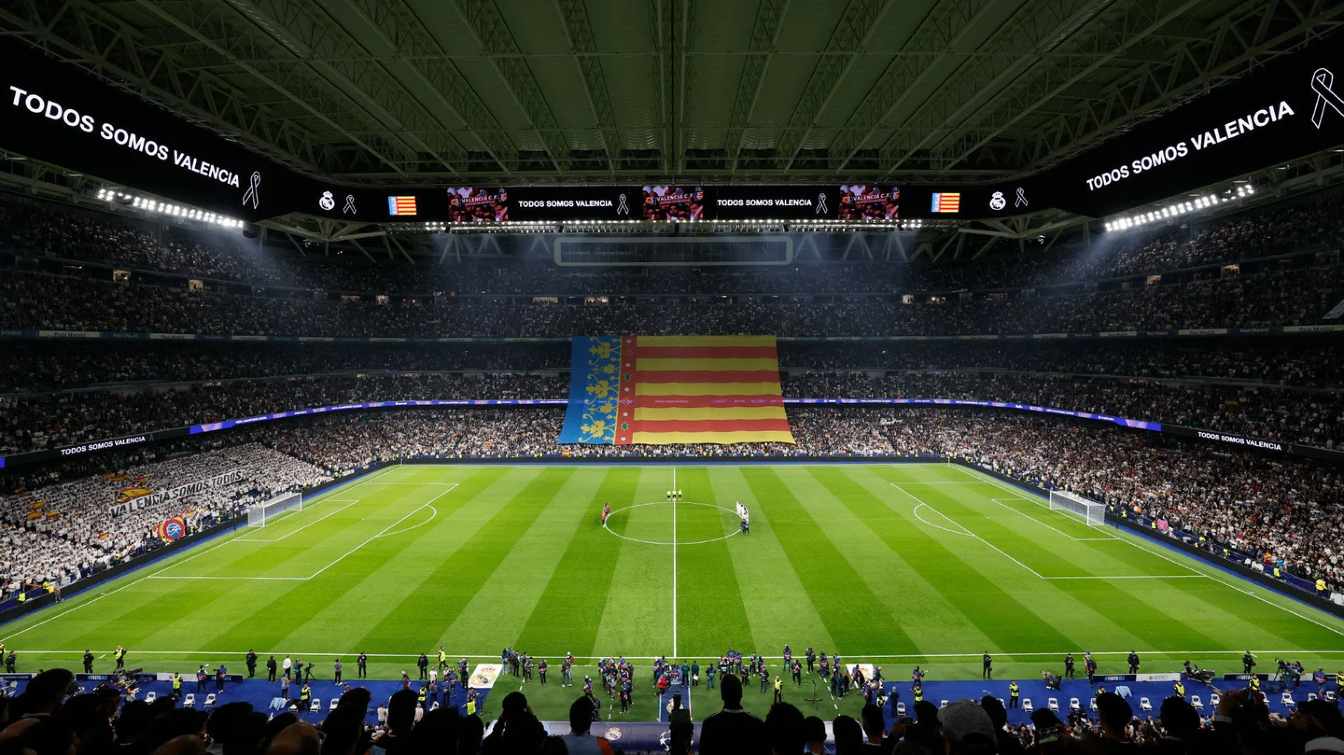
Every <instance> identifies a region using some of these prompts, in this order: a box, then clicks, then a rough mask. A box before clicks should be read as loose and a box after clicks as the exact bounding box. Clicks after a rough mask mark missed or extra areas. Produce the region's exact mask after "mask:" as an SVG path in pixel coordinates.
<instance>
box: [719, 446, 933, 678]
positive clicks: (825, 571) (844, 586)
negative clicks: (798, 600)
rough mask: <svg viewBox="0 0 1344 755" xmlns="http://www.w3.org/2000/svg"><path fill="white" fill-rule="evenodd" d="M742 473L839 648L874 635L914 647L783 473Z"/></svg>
mask: <svg viewBox="0 0 1344 755" xmlns="http://www.w3.org/2000/svg"><path fill="white" fill-rule="evenodd" d="M742 476H743V477H745V478H746V480H747V484H748V485H749V486H750V487H751V491H752V497H753V498H754V499H755V503H756V505H755V506H753V510H755V511H760V512H763V514H764V516H763V517H762V518H763V519H765V520H766V521H767V522H768V524H769V528H770V531H771V532H773V533H774V534H775V537H777V538H778V539H779V541H780V543H782V544H783V545H784V553H785V554H786V555H787V556H788V558H789V562H790V564H792V566H793V570H794V572H795V573H796V574H797V575H798V579H799V580H800V581H801V582H802V583H803V587H804V588H805V589H806V591H807V595H808V598H809V600H810V601H811V603H812V606H813V609H814V610H815V611H816V612H817V613H818V614H819V615H820V616H821V620H822V623H824V624H825V625H826V631H828V632H829V633H830V635H831V637H832V638H834V640H835V642H836V643H837V646H838V648H839V649H840V650H841V652H846V651H849V650H853V651H855V652H858V650H859V649H860V648H866V647H867V646H868V645H869V644H871V643H872V641H873V635H874V633H877V634H879V635H881V636H882V637H884V639H885V642H886V643H888V644H889V647H891V648H892V652H897V653H901V652H913V651H915V650H916V649H917V646H916V645H915V642H914V640H912V639H911V638H910V636H909V635H908V634H906V633H905V631H904V630H903V629H901V627H900V626H897V625H896V624H895V622H893V621H892V620H891V617H890V616H889V615H888V614H887V612H886V611H885V610H883V609H882V608H880V606H881V605H882V603H881V601H880V600H878V598H877V596H876V595H874V594H873V592H872V591H871V590H870V589H868V586H867V583H865V582H864V581H863V579H862V578H861V577H860V576H859V575H858V573H857V572H855V571H854V567H852V566H851V565H850V563H849V561H848V559H846V558H845V556H844V554H842V553H841V552H840V550H839V548H837V547H836V545H835V543H834V542H832V540H831V538H830V537H828V536H827V535H826V530H825V529H824V528H823V527H821V526H820V525H819V524H818V523H817V521H816V520H815V519H813V518H812V516H811V514H809V513H808V511H807V509H806V508H804V507H803V506H802V505H801V504H800V503H799V502H798V500H797V499H796V498H794V496H793V493H792V492H791V491H790V490H789V486H788V485H787V484H786V483H785V482H784V480H782V479H781V478H780V476H779V474H778V473H777V472H776V471H775V470H774V469H773V468H770V467H748V468H744V469H743V470H742ZM799 608H800V610H801V608H802V606H801V604H800V605H799ZM864 652H866V650H865V651H864Z"/></svg>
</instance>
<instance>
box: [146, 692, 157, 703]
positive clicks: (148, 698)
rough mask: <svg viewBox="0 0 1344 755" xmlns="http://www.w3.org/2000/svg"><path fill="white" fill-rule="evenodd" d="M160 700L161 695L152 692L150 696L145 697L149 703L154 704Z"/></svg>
mask: <svg viewBox="0 0 1344 755" xmlns="http://www.w3.org/2000/svg"><path fill="white" fill-rule="evenodd" d="M158 699H159V693H157V692H150V693H148V694H146V695H145V702H147V703H152V702H154V701H155V700H158Z"/></svg>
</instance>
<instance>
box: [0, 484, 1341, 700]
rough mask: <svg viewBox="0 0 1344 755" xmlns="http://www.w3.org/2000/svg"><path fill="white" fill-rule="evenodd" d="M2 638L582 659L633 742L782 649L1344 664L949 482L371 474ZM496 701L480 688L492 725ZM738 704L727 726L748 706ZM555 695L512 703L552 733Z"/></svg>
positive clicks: (33, 650)
mask: <svg viewBox="0 0 1344 755" xmlns="http://www.w3.org/2000/svg"><path fill="white" fill-rule="evenodd" d="M674 487H675V488H679V489H680V490H681V491H682V492H683V496H684V498H683V499H682V500H681V502H679V503H677V504H675V505H674V504H671V503H669V502H668V501H667V499H666V492H667V491H668V490H669V489H672V488H674ZM739 500H740V501H742V502H743V503H745V504H747V505H748V506H749V507H750V509H751V512H752V516H751V532H750V534H742V533H740V532H739V530H738V520H737V517H736V515H735V514H734V510H733V509H734V503H735V502H736V501H739ZM603 502H610V503H611V505H612V508H613V510H614V511H613V513H612V515H611V518H610V520H609V521H608V524H607V526H606V527H603V526H601V525H600V524H599V521H598V520H599V510H600V508H601V506H602V504H603ZM0 640H2V641H4V642H5V643H6V644H8V645H9V646H10V647H11V648H14V649H15V650H16V651H17V652H18V657H19V659H20V670H21V671H32V670H36V669H37V668H41V667H50V666H53V665H63V666H66V667H69V668H78V667H79V659H80V656H81V655H82V654H83V651H84V649H85V648H86V647H87V648H92V649H93V650H94V653H95V655H98V656H99V660H98V661H97V664H96V670H98V671H107V670H109V669H110V668H111V656H110V651H111V649H112V648H113V647H114V646H115V645H116V644H118V643H121V644H123V645H125V646H127V647H128V648H129V658H128V663H129V665H131V666H134V667H144V668H145V669H146V670H148V671H170V670H182V671H194V670H195V669H196V667H197V665H198V664H201V663H206V664H210V665H214V664H218V663H227V664H228V665H229V667H230V670H231V671H232V672H234V673H239V672H241V671H242V667H243V664H242V659H243V655H244V654H245V653H246V651H247V650H248V649H249V648H255V649H256V651H257V653H258V654H260V655H261V658H262V661H263V663H264V660H265V658H266V657H267V655H269V654H272V653H274V654H275V655H276V657H277V658H281V657H283V656H284V655H296V656H299V657H301V658H303V659H305V660H307V661H312V662H314V664H315V665H314V671H315V675H317V676H323V677H328V676H329V672H330V667H331V662H332V661H333V660H334V659H335V658H336V657H340V658H341V659H342V660H343V661H344V662H345V665H346V669H347V671H346V676H347V678H349V677H351V676H353V674H352V673H351V672H352V671H353V669H354V656H355V655H356V654H358V653H359V652H361V651H364V652H367V653H368V654H369V656H370V676H372V677H374V678H387V679H391V678H395V677H397V676H398V675H399V674H400V672H401V671H402V670H403V669H406V670H408V671H409V672H410V673H411V676H412V677H413V678H414V677H415V674H416V672H415V668H414V664H415V657H416V656H417V655H418V654H419V653H421V652H426V653H428V654H429V655H430V657H431V659H433V658H434V657H435V655H436V653H437V649H438V648H439V646H440V645H442V646H443V647H444V648H445V649H446V650H447V652H448V654H449V655H450V657H451V658H453V659H454V660H455V659H456V658H459V657H461V656H469V657H471V659H472V662H473V664H474V663H480V662H488V661H490V660H491V659H494V660H495V661H496V662H497V661H498V659H499V651H500V650H501V649H502V648H504V647H505V646H508V647H512V648H516V649H518V650H519V651H521V652H526V653H529V654H531V655H533V656H538V657H547V658H549V659H551V662H552V669H553V670H552V676H553V679H555V680H558V678H559V664H558V658H559V657H560V656H562V655H563V654H564V653H566V652H572V653H573V654H574V655H576V656H579V659H580V660H579V663H580V667H579V668H576V678H577V679H580V680H581V679H582V677H583V675H584V674H592V673H594V672H593V670H592V669H591V668H590V664H591V662H592V660H593V659H594V658H596V657H601V656H607V655H613V656H615V655H625V656H626V657H627V658H630V659H632V660H633V661H634V663H635V664H636V669H637V677H636V681H637V682H638V685H637V687H636V703H637V705H636V710H635V711H634V713H633V714H632V717H633V718H642V719H652V718H654V717H655V714H654V707H653V706H654V702H653V700H652V696H651V695H650V693H648V692H647V689H648V687H647V680H648V678H649V667H650V660H651V659H652V658H654V657H657V656H660V655H666V656H667V657H668V658H669V659H674V658H675V659H682V658H687V659H690V658H699V659H702V661H703V660H706V659H709V658H711V657H717V656H719V655H720V654H722V653H723V652H724V651H725V650H727V649H728V648H735V649H737V650H740V651H742V652H743V653H745V654H751V653H760V654H763V655H765V656H767V657H770V656H774V657H777V656H779V655H780V654H781V652H782V649H783V647H784V645H785V644H786V643H788V644H791V645H792V647H793V650H794V652H795V654H796V655H801V654H802V652H803V650H804V649H805V648H807V647H808V646H812V647H814V648H816V649H817V650H818V651H825V652H827V653H828V654H830V653H835V652H839V653H841V654H842V655H843V656H844V658H845V660H846V661H859V660H866V661H871V662H874V663H877V664H879V665H881V666H882V667H883V668H884V669H885V670H886V676H888V677H889V678H894V679H898V680H899V679H908V677H909V670H910V668H911V667H912V666H914V665H915V664H917V663H918V664H920V665H922V666H924V667H925V668H926V669H928V670H929V673H930V678H939V679H948V678H968V679H969V678H978V676H979V673H980V654H981V653H982V652H983V651H986V650H988V651H989V652H990V653H992V654H994V656H995V672H996V673H995V675H996V677H997V678H1000V679H1005V680H1006V679H1008V678H1010V677H1014V676H1016V677H1019V678H1039V676H1040V672H1041V670H1042V669H1047V668H1048V669H1052V670H1055V671H1058V670H1059V669H1060V668H1061V667H1062V660H1061V659H1062V656H1063V655H1064V653H1065V652H1069V651H1072V652H1074V653H1075V654H1078V656H1079V666H1080V668H1081V652H1082V651H1083V650H1091V651H1092V652H1093V653H1094V654H1096V655H1097V657H1098V661H1099V663H1100V667H1101V668H1100V673H1103V674H1105V673H1123V672H1124V671H1125V668H1124V658H1125V656H1126V655H1127V654H1128V652H1129V651H1130V650H1137V651H1138V652H1139V653H1140V655H1141V656H1142V657H1143V661H1144V666H1143V669H1142V670H1143V671H1145V672H1163V671H1176V670H1178V669H1179V667H1180V664H1181V662H1182V661H1184V660H1186V659H1189V660H1191V661H1194V662H1195V663H1198V664H1200V665H1203V666H1207V667H1211V668H1214V669H1216V670H1217V671H1218V672H1220V673H1222V672H1236V671H1240V662H1239V659H1240V656H1241V653H1242V652H1243V651H1245V650H1247V649H1250V650H1252V651H1254V652H1255V653H1256V654H1257V655H1258V656H1259V658H1260V667H1259V669H1258V670H1260V671H1266V670H1268V671H1271V672H1272V670H1273V668H1272V667H1273V659H1274V658H1275V657H1283V658H1288V659H1300V660H1301V661H1302V662H1303V663H1304V664H1305V665H1306V666H1307V667H1308V669H1314V668H1316V667H1317V666H1325V667H1326V668H1327V670H1331V671H1333V670H1334V669H1335V667H1336V666H1338V665H1340V664H1341V663H1344V621H1340V620H1339V619H1336V618H1334V617H1332V616H1329V615H1327V614H1325V613H1323V612H1320V611H1317V610H1315V609H1313V608H1310V607H1308V606H1305V605H1303V604H1301V603H1298V602H1296V601H1293V600H1291V599H1289V598H1286V597H1283V596H1281V595H1278V594H1275V593H1273V592H1272V591H1268V590H1265V589H1262V588H1260V587H1257V586H1254V585H1252V584H1250V583H1248V582H1246V581H1243V580H1240V579H1238V578H1236V577H1234V576H1232V575H1230V574H1228V573H1226V572H1223V571H1221V570H1218V569H1216V568H1213V567H1210V566H1208V565H1205V564H1202V563H1200V562H1198V561H1196V560H1194V559H1190V558H1188V557H1186V556H1184V555H1181V554H1178V553H1176V552H1174V551H1172V550H1169V549H1166V548H1163V547H1162V546H1160V545H1157V544H1155V543H1152V542H1150V541H1148V540H1145V539H1144V538H1141V537H1138V536H1134V535H1130V534H1127V533H1125V532H1122V531H1120V530H1117V529H1116V528H1114V527H1110V526H1104V527H1089V526H1087V525H1086V524H1085V523H1084V522H1083V521H1082V520H1081V519H1079V518H1077V517H1075V516H1074V515H1071V514H1066V513H1063V512H1057V511H1051V510H1049V508H1048V506H1047V504H1046V502H1045V501H1044V500H1043V499H1041V498H1039V497H1037V496H1034V495H1031V494H1028V493H1026V492H1024V491H1022V490H1020V489H1018V488H1016V487H1014V486H1011V485H1008V484H1006V483H1003V482H1001V481H999V480H996V479H994V478H992V477H989V476H987V475H983V474H981V473H979V472H976V471H973V470H970V469H967V468H964V467H960V466H956V465H947V464H837V465H805V464H799V465H765V464H759V465H758V464H741V465H732V464H722V465H701V466H697V465H677V466H671V465H657V464H645V465H634V464H614V465H608V466H596V465H577V464H575V465H554V466H542V465H480V466H469V465H450V464H445V465H407V466H394V467H388V468H385V469H382V470H380V471H378V472H375V473H373V474H371V475H368V476H365V477H363V478H360V479H358V480H355V481H353V482H350V483H347V484H345V485H342V486H339V487H337V488H334V489H332V490H330V491H329V492H327V493H325V494H323V495H321V496H316V497H314V498H312V499H310V500H308V501H305V503H304V506H303V509H302V511H296V512H292V513H287V514H283V515H281V516H278V517H276V518H274V519H272V520H271V521H269V522H268V523H267V525H266V526H265V527H258V528H246V527H244V528H240V529H239V530H237V531H236V532H234V533H231V534H228V535H224V536H221V537H219V538H216V539H213V540H210V541H207V542H206V543H203V544H201V545H199V546H197V547H194V548H192V549H190V550H187V551H184V552H183V553H181V554H178V555H175V556H173V557H172V558H170V559H164V560H161V561H158V562H156V563H153V564H152V565H150V566H148V567H146V568H143V569H140V570H138V571H135V572H132V573H130V574H128V575H126V576H124V577H121V578H119V579H117V580H115V581H111V582H108V583H106V584H103V585H99V586H98V587H96V588H94V589H93V590H91V591H89V592H86V593H84V594H81V595H79V596H77V597H72V598H70V599H68V600H66V601H65V602H63V603H60V604H58V605H56V606H53V607H51V608H48V609H46V610H44V611H41V612H38V613H36V614H33V615H31V616H29V617H26V618H25V619H23V620H21V621H17V622H14V623H12V624H9V625H6V626H3V627H0ZM771 667H772V669H775V668H777V667H778V662H777V661H775V662H772V664H771ZM516 687H517V683H516V682H515V681H514V680H512V679H511V678H509V677H507V676H504V677H501V680H500V683H499V684H498V685H496V689H495V692H494V694H492V696H491V702H492V703H494V704H495V705H497V703H498V700H499V698H500V697H501V696H502V692H505V691H508V690H510V689H514V688H516ZM749 690H750V691H749V693H748V700H747V705H748V707H749V708H752V709H755V710H758V711H763V710H764V709H765V708H766V707H768V703H769V695H768V694H759V695H758V694H757V693H756V691H755V685H752V686H751V687H749ZM577 691H578V690H577V688H575V689H568V690H560V689H558V687H557V685H556V684H555V683H554V682H552V684H551V685H550V686H549V687H548V688H547V689H545V690H543V689H539V688H537V687H533V686H529V687H528V689H527V694H528V696H529V699H531V700H532V702H533V706H534V708H535V709H537V711H538V713H539V714H540V715H541V716H542V717H543V718H553V719H564V718H565V712H566V711H567V709H568V704H569V702H570V701H572V700H573V698H574V697H575V696H576V694H577ZM707 694H709V695H712V694H713V693H706V692H696V696H697V697H698V698H703V697H704V696H705V695H707ZM823 694H824V691H823ZM855 698H857V696H853V695H851V696H849V697H848V698H847V700H846V702H845V703H844V705H843V706H842V707H854V708H857V706H858V704H859V703H858V701H856V700H855ZM697 702H698V703H699V705H697V706H696V707H697V708H699V707H700V706H701V705H707V706H709V708H712V709H717V707H718V702H717V700H704V699H698V700H697ZM489 707H494V706H493V705H492V706H489ZM704 710H705V713H704V714H707V713H708V709H704ZM486 712H487V714H488V713H489V712H490V711H489V709H487V711H486ZM704 714H699V715H704Z"/></svg>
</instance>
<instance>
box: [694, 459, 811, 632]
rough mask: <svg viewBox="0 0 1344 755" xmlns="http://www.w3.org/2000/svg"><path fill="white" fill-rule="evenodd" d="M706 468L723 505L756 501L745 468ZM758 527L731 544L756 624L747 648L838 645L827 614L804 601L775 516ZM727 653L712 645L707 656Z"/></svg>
mask: <svg viewBox="0 0 1344 755" xmlns="http://www.w3.org/2000/svg"><path fill="white" fill-rule="evenodd" d="M705 469H706V474H707V475H708V477H709V484H710V485H711V489H712V490H713V493H714V497H715V500H717V501H718V503H720V504H721V505H724V506H727V507H729V508H731V507H732V505H733V504H734V503H735V502H736V501H738V500H743V501H750V500H752V497H751V488H750V487H749V486H748V485H747V481H746V479H745V478H744V477H743V476H742V471H741V470H742V468H741V467H730V466H712V467H706V468H705ZM752 530H753V532H752V533H751V535H750V536H746V537H743V536H741V535H739V536H737V537H734V538H733V539H732V541H731V542H728V543H725V545H726V546H727V552H728V557H729V563H730V566H731V567H732V569H733V571H734V576H735V578H736V580H737V583H738V585H739V587H740V591H741V594H742V604H743V609H744V610H745V612H746V615H747V617H748V620H749V623H750V627H751V640H752V642H751V643H750V644H749V645H745V646H744V647H745V648H752V649H757V650H760V651H761V652H763V653H767V654H772V653H778V652H779V651H780V650H782V649H783V644H784V643H785V642H791V643H795V644H797V643H799V642H800V641H801V638H806V641H807V642H808V643H811V644H812V645H813V646H814V647H818V648H834V647H835V640H834V638H832V637H831V636H830V633H829V632H827V631H826V625H825V624H824V623H822V620H821V616H819V615H818V614H817V612H816V611H815V610H813V609H812V606H811V605H810V604H809V603H807V602H806V600H802V601H800V600H799V596H806V595H807V591H806V590H805V589H804V588H803V584H802V582H800V581H799V580H798V575H797V574H796V573H795V572H794V570H793V565H792V564H791V563H790V562H789V558H788V555H787V554H786V553H785V552H784V545H783V544H782V543H781V542H780V541H779V539H778V538H777V537H775V534H774V531H773V530H772V529H771V527H770V521H769V519H767V518H762V517H759V516H758V517H757V520H756V521H755V522H754V524H753V526H752ZM805 646H806V645H804V647H805ZM722 652H723V649H722V648H710V650H709V653H707V654H714V655H716V654H719V653H722Z"/></svg>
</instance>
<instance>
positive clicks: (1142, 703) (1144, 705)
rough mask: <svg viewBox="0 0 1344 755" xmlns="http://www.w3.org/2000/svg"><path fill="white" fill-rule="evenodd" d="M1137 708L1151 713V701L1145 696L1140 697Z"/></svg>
mask: <svg viewBox="0 0 1344 755" xmlns="http://www.w3.org/2000/svg"><path fill="white" fill-rule="evenodd" d="M1139 710H1141V711H1144V712H1145V713H1151V712H1152V711H1153V701H1152V700H1149V699H1148V698H1146V697H1140V698H1139Z"/></svg>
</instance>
